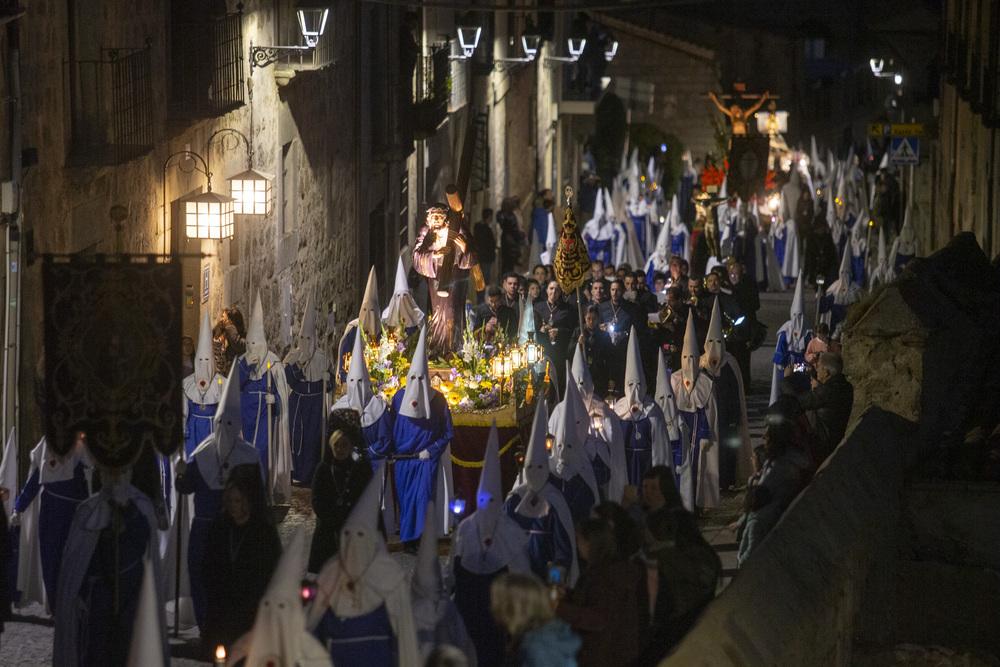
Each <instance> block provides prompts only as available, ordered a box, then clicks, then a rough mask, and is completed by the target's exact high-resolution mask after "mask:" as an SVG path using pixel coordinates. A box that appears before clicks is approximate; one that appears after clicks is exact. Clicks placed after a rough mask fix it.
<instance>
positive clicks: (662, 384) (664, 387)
mask: <svg viewBox="0 0 1000 667" xmlns="http://www.w3.org/2000/svg"><path fill="white" fill-rule="evenodd" d="M658 357H659V358H658V359H657V362H656V394H655V397H654V400H655V401H656V404H657V405H659V406H660V409H661V410H663V417H664V420H665V421H666V425H667V437H668V438H670V443H671V449H673V448H674V447H675V446H676V441H677V440H678V439H679V438H680V437H681V431H680V427H679V426H678V424H677V403H676V401H674V388H673V387H672V386H671V384H670V369H668V368H667V359H666V357H664V356H663V348H660V350H659V355H658Z"/></svg>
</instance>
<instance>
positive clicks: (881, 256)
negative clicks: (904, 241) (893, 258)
mask: <svg viewBox="0 0 1000 667" xmlns="http://www.w3.org/2000/svg"><path fill="white" fill-rule="evenodd" d="M888 258H889V255H888V251H887V250H886V247H885V229H883V228H882V227H879V228H878V265H879V266H880V267H882V266H884V265H885V263H886V261H887V260H888Z"/></svg>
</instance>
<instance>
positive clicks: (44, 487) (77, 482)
mask: <svg viewBox="0 0 1000 667" xmlns="http://www.w3.org/2000/svg"><path fill="white" fill-rule="evenodd" d="M42 465H45V461H42ZM85 468H86V467H85V466H84V465H83V463H77V464H76V467H75V468H74V469H73V477H72V478H71V479H67V480H63V481H61V482H46V483H45V484H41V483H40V481H39V479H40V477H39V470H38V468H35V469H34V470H33V471H32V473H31V476H30V477H28V481H27V482H25V484H24V488H23V489H22V490H21V494H20V495H19V496H18V497H17V501H16V502H15V503H14V509H15V510H16V511H17V512H18V513H19V514H24V512H25V511H26V510H27V509H28V505H30V504H31V503H32V501H34V500H35V498H36V496H38V492H39V491H41V494H42V497H41V498H39V501H38V502H39V503H41V504H40V506H39V508H38V550H39V555H40V556H41V559H42V582H43V583H44V584H45V595H46V597H48V599H49V600H55V599H56V591H57V590H58V581H59V565H60V563H61V562H62V555H63V547H64V546H65V545H66V538H67V537H68V536H69V529H70V526H71V525H72V523H73V514H74V513H75V512H76V508H77V507H78V506H79V504H80V503H81V502H82V501H84V500H86V499H87V495H88V490H87V478H86V475H85V474H84V470H85ZM12 562H14V563H16V562H17V561H16V560H15V561H12Z"/></svg>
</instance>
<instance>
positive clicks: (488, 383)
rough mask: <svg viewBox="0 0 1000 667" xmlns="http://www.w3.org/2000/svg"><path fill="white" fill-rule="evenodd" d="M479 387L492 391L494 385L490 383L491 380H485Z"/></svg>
mask: <svg viewBox="0 0 1000 667" xmlns="http://www.w3.org/2000/svg"><path fill="white" fill-rule="evenodd" d="M479 386H480V387H482V388H483V389H492V388H493V383H492V382H490V381H489V380H483V381H482V382H480V383H479Z"/></svg>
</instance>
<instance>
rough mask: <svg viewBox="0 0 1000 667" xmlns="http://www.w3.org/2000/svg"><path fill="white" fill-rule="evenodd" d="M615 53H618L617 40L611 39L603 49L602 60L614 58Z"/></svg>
mask: <svg viewBox="0 0 1000 667" xmlns="http://www.w3.org/2000/svg"><path fill="white" fill-rule="evenodd" d="M617 53H618V42H617V40H616V41H612V42H611V44H609V45H608V48H606V49H604V60H606V61H607V62H611V61H612V60H614V59H615V55H616V54H617Z"/></svg>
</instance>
